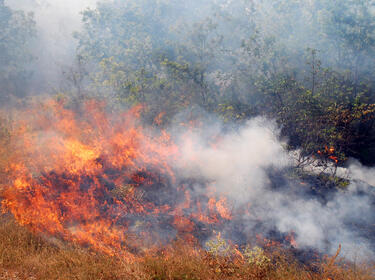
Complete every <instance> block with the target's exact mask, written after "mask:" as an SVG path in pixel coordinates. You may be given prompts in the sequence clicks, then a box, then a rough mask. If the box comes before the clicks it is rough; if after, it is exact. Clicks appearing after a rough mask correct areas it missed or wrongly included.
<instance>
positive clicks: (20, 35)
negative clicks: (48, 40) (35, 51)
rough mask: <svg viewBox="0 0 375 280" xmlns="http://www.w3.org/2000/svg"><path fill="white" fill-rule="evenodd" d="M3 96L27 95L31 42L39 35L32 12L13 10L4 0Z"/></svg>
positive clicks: (0, 42) (0, 20) (0, 13)
mask: <svg viewBox="0 0 375 280" xmlns="http://www.w3.org/2000/svg"><path fill="white" fill-rule="evenodd" d="M0 30H1V34H0V85H1V89H0V98H1V99H4V98H7V97H9V96H11V95H16V96H24V95H25V93H26V89H27V81H28V79H29V78H30V76H31V71H30V70H29V69H28V66H29V63H30V62H31V61H32V59H33V56H32V54H31V51H30V45H31V43H32V40H33V38H35V36H36V29H35V22H34V19H33V15H32V14H25V13H24V12H22V11H13V10H11V9H10V8H9V7H7V6H6V5H5V3H4V0H0Z"/></svg>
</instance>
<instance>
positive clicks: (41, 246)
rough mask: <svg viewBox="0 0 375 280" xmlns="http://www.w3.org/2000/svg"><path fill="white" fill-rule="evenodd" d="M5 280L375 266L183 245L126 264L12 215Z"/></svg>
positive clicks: (4, 221)
mask: <svg viewBox="0 0 375 280" xmlns="http://www.w3.org/2000/svg"><path fill="white" fill-rule="evenodd" d="M263 254H264V258H263V257H262V255H263ZM262 260H263V261H262ZM0 279H48V280H50V279H145V280H146V279H155V280H156V279H160V280H161V279H197V280H198V279H200V280H206V279H207V280H209V279H210V280H212V279H218V280H219V279H220V280H221V279H280V280H284V279H285V280H286V279H288V280H290V279H306V280H307V279H308V280H314V279H316V280H322V279H327V280H328V279H334V280H341V279H342V280H354V279H356V280H367V279H368V280H370V279H374V267H371V266H369V265H359V264H353V263H350V264H349V263H344V262H342V261H340V260H339V259H338V257H336V258H333V257H330V258H324V259H323V260H322V261H321V262H319V263H314V264H310V265H302V264H300V263H298V261H297V260H296V259H295V258H293V257H292V256H291V255H290V254H289V253H288V252H287V251H283V250H273V252H272V253H271V252H263V251H259V252H258V253H255V254H253V255H252V257H246V256H242V257H241V256H239V255H238V254H231V255H226V256H224V255H220V254H214V253H212V252H211V253H210V252H207V251H206V250H203V249H200V248H197V247H195V248H193V247H192V246H190V245H187V244H186V243H185V242H181V241H177V242H175V243H173V244H171V245H168V246H167V247H165V248H164V249H160V250H158V251H157V252H153V253H151V252H150V253H149V254H147V255H144V256H142V257H139V258H137V259H136V261H134V262H126V261H124V260H123V259H121V258H118V257H111V256H108V255H105V254H102V253H98V252H95V251H92V250H89V249H85V248H82V247H78V246H74V245H72V244H70V243H65V242H63V241H60V240H58V239H54V240H52V239H48V238H46V237H41V236H37V235H34V234H32V233H30V232H29V231H28V230H27V229H25V228H24V227H21V226H19V225H18V224H16V223H15V222H14V220H13V219H12V218H11V217H10V216H2V217H1V219H0Z"/></svg>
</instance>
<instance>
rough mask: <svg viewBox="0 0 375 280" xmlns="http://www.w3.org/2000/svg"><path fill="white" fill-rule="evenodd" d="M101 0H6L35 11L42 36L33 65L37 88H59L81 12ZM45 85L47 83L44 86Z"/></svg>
mask: <svg viewBox="0 0 375 280" xmlns="http://www.w3.org/2000/svg"><path fill="white" fill-rule="evenodd" d="M96 2H97V0H79V1H76V0H6V4H7V5H9V6H10V7H11V8H12V9H16V10H23V11H25V12H32V13H34V17H35V21H36V25H37V32H38V39H37V42H36V45H35V46H34V48H35V50H34V55H35V56H36V63H35V65H33V70H34V84H35V86H36V89H35V90H36V91H41V90H43V91H44V90H50V89H51V88H57V87H58V86H59V83H60V81H61V80H62V77H61V76H62V69H63V68H64V67H70V66H71V65H72V64H73V61H74V58H75V50H76V46H77V42H76V40H75V39H74V38H73V33H74V32H75V31H79V30H80V29H81V27H82V22H81V18H82V15H81V12H82V11H84V10H85V9H86V8H95V5H96ZM42 85H43V86H42ZM40 87H42V88H40Z"/></svg>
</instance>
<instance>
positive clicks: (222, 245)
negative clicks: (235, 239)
mask: <svg viewBox="0 0 375 280" xmlns="http://www.w3.org/2000/svg"><path fill="white" fill-rule="evenodd" d="M206 247H207V252H209V253H210V254H212V255H214V256H220V255H221V256H226V255H228V254H229V252H230V246H229V245H228V243H227V242H226V241H225V240H224V239H223V238H221V233H219V234H218V235H217V236H216V238H215V239H211V240H210V241H207V242H206Z"/></svg>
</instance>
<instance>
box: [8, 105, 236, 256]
mask: <svg viewBox="0 0 375 280" xmlns="http://www.w3.org/2000/svg"><path fill="white" fill-rule="evenodd" d="M83 107H84V108H80V109H78V110H77V109H76V110H71V109H67V106H66V105H65V104H63V103H59V102H56V101H48V102H45V103H43V104H41V105H39V106H34V107H33V109H31V110H29V111H27V112H24V113H22V114H21V113H20V112H17V114H18V120H17V121H16V125H15V127H14V131H13V134H14V135H15V136H14V141H13V145H14V147H13V148H14V150H15V151H16V152H15V153H14V155H13V158H12V160H11V164H10V165H9V170H8V173H9V178H10V180H9V182H10V183H9V185H8V186H7V187H6V188H5V190H4V191H3V193H2V194H1V195H2V197H3V201H2V206H3V209H5V210H9V211H10V212H11V213H13V215H14V217H15V218H16V219H17V221H18V222H19V223H20V224H22V225H24V226H26V227H28V228H29V229H31V230H32V231H34V232H36V233H44V234H47V235H53V236H57V237H59V238H62V239H64V240H69V241H74V242H76V243H78V244H81V245H87V246H91V247H93V248H94V249H96V250H100V251H102V252H105V253H107V254H110V255H122V256H127V257H131V256H132V255H133V254H132V253H134V252H137V251H138V250H140V248H143V247H147V245H152V244H156V243H158V242H163V241H168V239H170V238H176V237H181V238H184V239H186V240H188V241H192V242H194V241H195V240H196V239H197V238H199V236H200V235H201V234H202V229H210V230H213V227H212V226H211V225H213V224H220V223H222V221H225V220H229V219H231V212H230V210H229V207H228V202H227V200H226V198H220V197H215V194H214V193H213V192H212V191H209V192H207V193H210V196H209V195H207V196H205V195H202V196H200V197H199V198H197V197H194V196H192V192H191V189H190V188H189V184H188V183H184V182H177V181H176V175H175V171H174V168H173V167H172V164H173V161H174V160H175V159H177V158H178V157H179V151H178V148H177V146H176V145H175V144H174V143H173V142H172V140H171V137H170V136H169V135H168V134H167V133H166V132H164V131H162V132H160V131H159V132H153V133H150V131H151V130H150V129H145V128H143V126H142V125H140V123H139V120H138V119H139V111H140V109H141V108H140V107H138V108H134V109H132V110H130V111H128V112H126V113H124V114H108V113H106V108H105V107H106V106H105V105H104V104H101V103H100V102H97V101H89V102H86V104H85V105H84V106H83ZM114 115H116V116H114ZM203 232H204V230H203ZM207 234H208V233H207ZM148 243H149V244H148Z"/></svg>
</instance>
